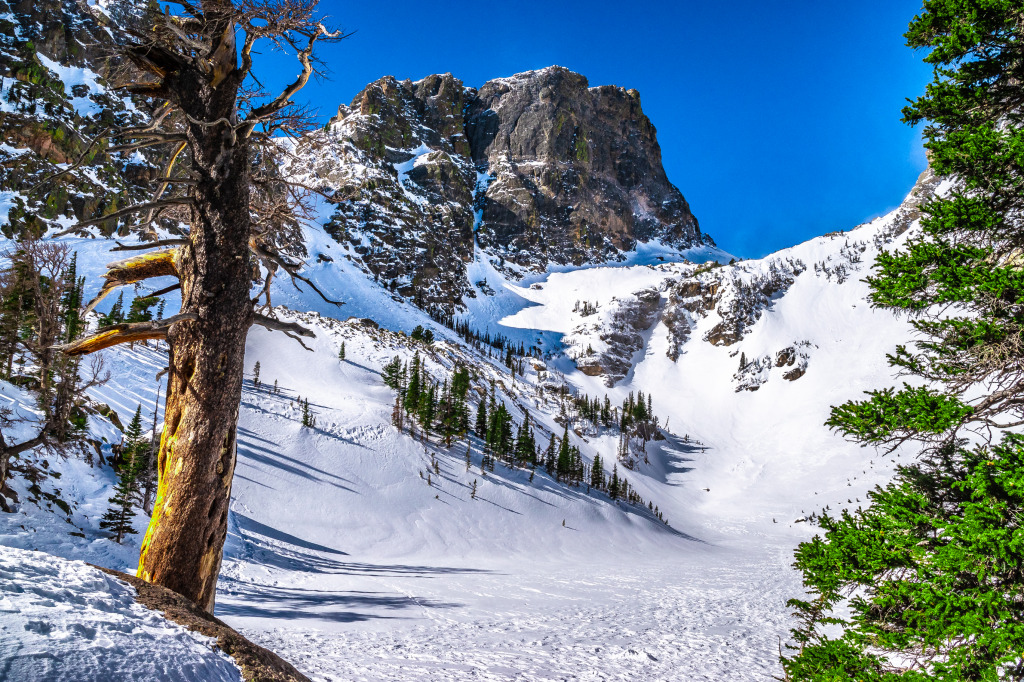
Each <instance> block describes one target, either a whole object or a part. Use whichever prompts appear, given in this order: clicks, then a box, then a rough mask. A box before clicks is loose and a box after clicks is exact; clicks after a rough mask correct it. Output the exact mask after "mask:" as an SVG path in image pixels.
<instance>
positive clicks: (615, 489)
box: [608, 464, 619, 500]
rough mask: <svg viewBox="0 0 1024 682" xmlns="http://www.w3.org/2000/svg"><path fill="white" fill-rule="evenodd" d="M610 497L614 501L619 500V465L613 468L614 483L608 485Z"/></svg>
mask: <svg viewBox="0 0 1024 682" xmlns="http://www.w3.org/2000/svg"><path fill="white" fill-rule="evenodd" d="M608 496H609V497H611V498H612V499H613V500H617V499H619V465H618V464H615V465H613V466H612V481H611V483H609V484H608Z"/></svg>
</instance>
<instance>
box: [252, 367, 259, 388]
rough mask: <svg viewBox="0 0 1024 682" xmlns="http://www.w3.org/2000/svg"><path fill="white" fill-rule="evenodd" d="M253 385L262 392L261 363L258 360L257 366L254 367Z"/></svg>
mask: <svg viewBox="0 0 1024 682" xmlns="http://www.w3.org/2000/svg"><path fill="white" fill-rule="evenodd" d="M252 385H253V387H255V388H256V390H257V391H258V390H260V361H259V360H257V361H256V364H255V365H253V366H252Z"/></svg>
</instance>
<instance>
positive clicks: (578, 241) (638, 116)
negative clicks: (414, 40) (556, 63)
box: [467, 67, 710, 265]
mask: <svg viewBox="0 0 1024 682" xmlns="http://www.w3.org/2000/svg"><path fill="white" fill-rule="evenodd" d="M467 133H468V135H469V138H470V148H471V151H472V154H473V161H474V163H475V164H476V165H477V167H478V168H481V169H486V171H487V172H488V173H489V174H490V175H491V176H492V177H493V178H494V180H493V181H492V182H491V183H490V184H489V185H488V186H487V191H486V193H485V195H484V197H483V201H482V209H483V224H482V225H481V228H480V242H481V244H482V245H485V246H497V247H499V248H501V249H502V250H504V251H506V252H508V253H509V254H510V255H511V256H512V258H513V259H514V260H515V261H516V262H517V263H519V264H520V265H537V264H540V265H543V264H545V263H546V262H547V261H553V262H556V263H563V264H564V263H576V264H579V263H583V262H588V261H594V260H602V259H607V258H614V257H615V255H617V252H618V251H622V250H629V249H632V248H633V247H634V246H635V244H636V242H637V241H638V240H641V241H647V240H651V239H661V240H663V241H665V242H667V243H671V244H675V245H679V246H683V247H686V246H694V245H698V244H701V243H704V242H709V241H710V240H708V239H707V237H705V236H704V235H702V234H701V232H700V229H699V228H698V226H697V220H696V218H694V217H693V214H692V213H691V212H690V207H689V205H688V204H687V203H686V200H685V199H684V198H683V195H682V194H681V193H680V192H679V190H678V189H676V188H675V187H674V186H673V185H672V184H671V183H669V181H668V178H667V177H666V176H665V171H664V169H663V168H662V165H661V149H660V147H659V146H658V141H657V138H656V136H655V129H654V126H653V125H652V124H651V122H650V120H649V119H648V118H647V116H645V115H644V113H643V110H642V109H641V107H640V94H639V93H638V92H637V91H636V90H625V89H623V88H619V87H614V86H602V87H597V88H591V87H589V84H588V82H587V79H586V78H584V77H583V76H581V75H579V74H576V73H573V72H571V71H568V70H566V69H562V68H557V67H553V68H549V69H544V70H543V71H534V72H530V73H525V74H520V75H517V76H513V77H511V78H501V79H497V80H494V81H491V82H489V83H486V84H485V85H484V86H483V87H481V88H480V90H479V92H478V93H477V95H476V97H475V98H473V100H472V102H471V104H470V107H469V115H468V117H467Z"/></svg>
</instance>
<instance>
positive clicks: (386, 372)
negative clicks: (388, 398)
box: [381, 355, 402, 391]
mask: <svg viewBox="0 0 1024 682" xmlns="http://www.w3.org/2000/svg"><path fill="white" fill-rule="evenodd" d="M381 376H383V378H384V385H386V386H387V387H388V388H390V389H392V390H395V391H398V390H401V388H402V382H401V376H402V359H401V358H399V357H398V356H397V355H396V356H395V357H394V359H392V360H391V362H389V363H388V364H386V365H384V369H383V371H382V372H381Z"/></svg>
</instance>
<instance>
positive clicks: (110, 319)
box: [100, 291, 124, 327]
mask: <svg viewBox="0 0 1024 682" xmlns="http://www.w3.org/2000/svg"><path fill="white" fill-rule="evenodd" d="M122 322H124V292H123V291H122V292H119V293H118V294H117V300H116V301H114V305H113V306H111V308H110V312H109V313H107V314H106V315H104V316H103V317H101V318H100V327H109V326H110V325H112V324H120V323H122Z"/></svg>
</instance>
